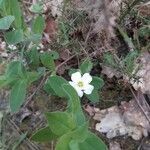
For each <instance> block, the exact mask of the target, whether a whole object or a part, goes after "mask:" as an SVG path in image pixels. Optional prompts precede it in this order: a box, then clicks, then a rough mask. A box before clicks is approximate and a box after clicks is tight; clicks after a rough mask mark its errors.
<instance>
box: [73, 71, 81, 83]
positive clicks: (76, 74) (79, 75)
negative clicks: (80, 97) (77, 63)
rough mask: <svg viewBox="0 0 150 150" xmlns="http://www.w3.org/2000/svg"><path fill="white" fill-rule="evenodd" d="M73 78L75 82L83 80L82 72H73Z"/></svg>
mask: <svg viewBox="0 0 150 150" xmlns="http://www.w3.org/2000/svg"><path fill="white" fill-rule="evenodd" d="M71 80H72V81H73V82H75V83H77V82H78V81H80V80H81V73H80V72H76V73H73V74H72V75H71Z"/></svg>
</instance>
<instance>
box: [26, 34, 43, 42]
mask: <svg viewBox="0 0 150 150" xmlns="http://www.w3.org/2000/svg"><path fill="white" fill-rule="evenodd" d="M41 39H42V35H41V34H31V35H29V36H28V37H27V38H26V39H25V41H26V42H31V41H32V42H33V43H36V44H38V43H39V42H40V41H41Z"/></svg>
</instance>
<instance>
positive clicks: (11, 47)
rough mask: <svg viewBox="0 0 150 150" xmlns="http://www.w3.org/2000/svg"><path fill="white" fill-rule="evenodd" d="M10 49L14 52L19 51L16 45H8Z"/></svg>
mask: <svg viewBox="0 0 150 150" xmlns="http://www.w3.org/2000/svg"><path fill="white" fill-rule="evenodd" d="M8 48H9V49H12V50H16V49H17V47H16V46H15V45H8Z"/></svg>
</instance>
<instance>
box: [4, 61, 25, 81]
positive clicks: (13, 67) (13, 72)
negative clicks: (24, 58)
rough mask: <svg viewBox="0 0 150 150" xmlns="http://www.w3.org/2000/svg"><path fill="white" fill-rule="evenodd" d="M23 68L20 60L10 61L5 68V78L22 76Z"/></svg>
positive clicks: (23, 73) (23, 75)
mask: <svg viewBox="0 0 150 150" xmlns="http://www.w3.org/2000/svg"><path fill="white" fill-rule="evenodd" d="M25 75H26V71H25V68H24V67H23V65H22V63H21V62H20V61H13V62H11V63H10V64H9V65H8V67H7V69H6V78H7V79H8V78H24V77H25Z"/></svg>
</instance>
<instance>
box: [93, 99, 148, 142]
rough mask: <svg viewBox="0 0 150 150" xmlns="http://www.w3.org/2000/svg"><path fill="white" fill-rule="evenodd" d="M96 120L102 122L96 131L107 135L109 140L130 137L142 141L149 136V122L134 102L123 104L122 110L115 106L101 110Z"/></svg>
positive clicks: (95, 117)
mask: <svg viewBox="0 0 150 150" xmlns="http://www.w3.org/2000/svg"><path fill="white" fill-rule="evenodd" d="M98 117H99V118H98ZM94 119H96V120H99V121H100V123H97V124H96V130H97V131H99V132H101V133H106V136H107V138H114V137H117V136H123V135H128V136H130V137H132V138H133V139H134V140H140V139H141V138H142V137H143V136H145V137H147V136H148V131H149V127H150V125H149V122H148V120H147V119H146V117H145V115H144V114H143V113H142V112H141V110H140V108H139V106H138V105H137V104H136V102H135V101H134V100H131V101H130V102H129V103H128V102H123V103H122V106H121V107H120V108H119V107H118V106H113V107H110V108H108V109H104V110H101V111H99V112H98V114H95V116H94Z"/></svg>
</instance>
